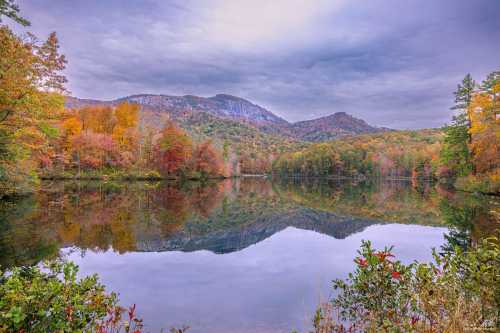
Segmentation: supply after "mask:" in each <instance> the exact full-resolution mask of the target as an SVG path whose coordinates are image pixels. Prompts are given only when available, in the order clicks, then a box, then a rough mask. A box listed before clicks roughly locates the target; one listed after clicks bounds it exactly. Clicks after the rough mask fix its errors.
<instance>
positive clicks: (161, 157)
mask: <svg viewBox="0 0 500 333" xmlns="http://www.w3.org/2000/svg"><path fill="white" fill-rule="evenodd" d="M191 154H192V142H191V139H190V138H189V136H188V135H187V134H186V132H184V131H183V130H182V129H180V128H179V127H177V126H176V125H175V124H174V123H173V122H172V121H169V122H168V123H167V124H166V126H165V127H164V128H163V130H162V132H161V137H160V139H159V140H158V142H157V143H156V144H155V147H154V156H155V163H156V166H157V167H158V169H159V170H160V172H162V173H163V174H166V175H169V174H173V173H175V172H177V171H179V169H181V168H182V167H184V166H185V165H186V162H187V161H188V160H189V158H190V157H191Z"/></svg>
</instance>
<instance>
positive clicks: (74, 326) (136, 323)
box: [0, 262, 142, 333]
mask: <svg viewBox="0 0 500 333" xmlns="http://www.w3.org/2000/svg"><path fill="white" fill-rule="evenodd" d="M77 272H78V267H77V266H76V265H75V264H73V263H61V262H51V263H47V264H46V265H45V266H44V267H42V269H40V268H38V267H24V268H15V269H13V270H12V271H11V272H9V273H5V272H2V273H1V274H0V332H25V333H28V332H33V333H35V332H36V333H42V332H43V333H46V332H99V333H105V332H119V331H121V330H122V329H123V330H124V331H125V332H140V330H141V328H142V321H141V320H140V319H137V318H136V317H135V305H134V306H133V307H131V308H130V309H129V311H128V320H122V317H121V315H122V313H123V312H124V311H125V309H123V308H121V307H119V306H118V305H117V299H116V295H115V294H114V293H111V294H108V293H106V291H105V288H104V286H103V285H102V284H100V283H99V281H98V278H97V276H96V275H93V276H88V277H84V278H82V279H78V278H77Z"/></svg>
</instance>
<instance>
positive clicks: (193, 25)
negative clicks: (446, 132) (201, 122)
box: [18, 0, 500, 128]
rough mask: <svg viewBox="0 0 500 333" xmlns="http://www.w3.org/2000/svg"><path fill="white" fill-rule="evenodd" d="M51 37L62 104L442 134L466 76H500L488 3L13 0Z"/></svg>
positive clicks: (498, 4)
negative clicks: (167, 103) (223, 105)
mask: <svg viewBox="0 0 500 333" xmlns="http://www.w3.org/2000/svg"><path fill="white" fill-rule="evenodd" d="M18 3H19V5H20V7H21V11H22V13H23V15H24V16H25V17H27V18H28V19H29V20H31V22H32V26H31V27H30V30H31V31H33V32H34V33H35V34H36V35H38V36H39V37H45V36H46V35H47V34H48V33H49V32H51V31H57V33H58V35H59V37H60V41H61V45H62V51H63V53H65V54H66V56H67V58H68V60H69V64H68V68H67V71H66V74H67V76H68V79H69V85H68V88H69V89H70V90H71V92H72V94H73V95H74V96H77V97H82V98H97V99H114V98H117V97H122V96H125V95H130V94H137V93H158V94H160V93H161V94H171V95H185V94H193V95H201V96H211V95H214V94H217V93H228V94H233V95H237V96H240V97H243V98H246V99H249V100H250V101H252V102H255V103H257V104H259V105H261V106H263V107H265V108H267V109H269V110H271V111H273V112H274V113H276V114H278V115H279V116H282V117H283V118H285V119H287V120H289V121H297V120H305V119H312V118H316V117H319V116H324V115H328V114H331V113H333V112H338V111H345V112H348V113H350V114H352V115H354V116H357V117H361V118H363V119H365V120H367V121H368V122H369V123H371V124H374V125H380V126H388V127H393V128H422V127H436V126H440V125H442V124H443V123H444V122H446V121H447V120H448V118H449V117H450V115H451V111H449V107H450V104H451V103H452V99H453V96H452V92H453V90H454V88H455V86H456V84H457V82H458V81H459V80H460V79H461V78H462V77H463V76H464V75H465V74H466V73H467V72H470V73H471V74H473V76H474V77H475V78H476V79H482V78H483V77H484V76H485V75H486V74H487V73H488V72H490V71H493V70H495V69H497V70H498V69H500V42H499V41H500V1H498V0H474V1H471V0H463V1H460V0H439V1H436V0H415V1H412V0H404V1H403V0H366V1H362V0H302V1H298V0H297V1H296V0H212V1H210V0H205V1H202V0H198V1H196V0H178V1H177V0H129V1H118V0H72V1H68V0H51V1H46V0H20V1H18Z"/></svg>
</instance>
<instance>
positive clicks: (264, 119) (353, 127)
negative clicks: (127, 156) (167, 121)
mask: <svg viewBox="0 0 500 333" xmlns="http://www.w3.org/2000/svg"><path fill="white" fill-rule="evenodd" d="M123 101H129V102H131V103H137V104H139V105H141V106H142V111H143V113H144V114H147V116H146V117H145V119H148V117H152V116H154V117H153V120H152V121H151V123H153V125H158V123H161V122H158V121H157V119H158V118H159V117H160V116H161V115H168V116H169V117H170V118H172V119H174V120H181V121H182V119H184V118H186V117H192V116H193V114H196V113H200V112H205V113H208V114H210V115H211V116H214V117H217V118H220V119H225V120H231V121H237V122H241V123H244V124H246V125H249V126H252V127H255V128H256V129H258V130H260V131H262V132H265V133H268V134H273V135H279V136H282V137H286V138H293V139H298V140H303V141H312V142H320V141H327V140H332V139H335V138H338V137H342V136H349V135H357V134H365V133H375V132H379V131H384V130H386V129H381V128H377V127H374V126H370V125H368V124H367V123H366V122H365V121H364V120H361V119H358V118H354V117H353V116H350V115H348V114H346V113H345V112H338V113H334V114H332V115H330V116H327V117H322V118H318V119H314V120H307V121H301V122H297V123H289V122H287V121H286V120H284V119H282V118H280V117H278V116H276V115H275V114H273V113H272V112H270V111H268V110H266V109H265V108H263V107H260V106H259V105H256V104H253V103H251V102H249V101H247V100H245V99H243V98H239V97H236V96H232V95H226V94H219V95H215V96H213V97H199V96H193V95H186V96H169V95H149V94H142V95H132V96H127V97H123V98H119V99H116V100H112V101H98V100H89V99H78V98H74V97H69V98H68V99H67V101H66V106H67V107H69V108H80V107H83V106H86V105H97V104H108V105H116V104H118V103H120V102H123Z"/></svg>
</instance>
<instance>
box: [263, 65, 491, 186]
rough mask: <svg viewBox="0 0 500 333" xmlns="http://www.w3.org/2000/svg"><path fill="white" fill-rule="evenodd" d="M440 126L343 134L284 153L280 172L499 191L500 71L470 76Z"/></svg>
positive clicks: (278, 161)
mask: <svg viewBox="0 0 500 333" xmlns="http://www.w3.org/2000/svg"><path fill="white" fill-rule="evenodd" d="M454 95H455V103H454V105H453V107H452V110H454V111H455V113H456V114H455V116H454V117H453V119H452V122H451V123H450V124H448V125H446V126H445V127H444V128H443V129H442V130H420V131H391V132H385V133H381V134H374V135H364V136H358V137H353V138H342V139H338V140H335V141H331V142H325V143H320V144H316V145H312V146H310V147H307V148H305V149H303V150H300V151H296V152H292V153H285V154H282V155H280V156H279V157H278V158H277V159H276V160H275V161H274V163H273V166H272V171H273V174H274V175H276V176H286V177H289V176H306V177H360V176H361V177H392V178H399V177H406V178H411V179H415V180H416V179H439V180H441V181H443V182H449V183H454V184H455V185H456V186H457V187H459V188H461V189H465V190H470V191H479V192H488V193H495V192H499V191H500V118H499V113H500V111H499V110H500V71H495V72H492V73H490V74H489V75H488V76H487V78H486V79H485V80H484V81H483V82H482V83H481V84H477V83H476V82H475V81H474V80H473V79H472V77H471V75H470V74H468V75H466V76H465V78H464V79H463V81H462V82H461V83H460V84H459V85H458V87H457V91H456V92H455V93H454Z"/></svg>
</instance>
